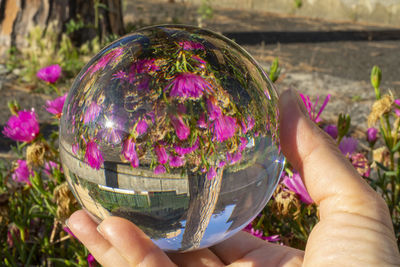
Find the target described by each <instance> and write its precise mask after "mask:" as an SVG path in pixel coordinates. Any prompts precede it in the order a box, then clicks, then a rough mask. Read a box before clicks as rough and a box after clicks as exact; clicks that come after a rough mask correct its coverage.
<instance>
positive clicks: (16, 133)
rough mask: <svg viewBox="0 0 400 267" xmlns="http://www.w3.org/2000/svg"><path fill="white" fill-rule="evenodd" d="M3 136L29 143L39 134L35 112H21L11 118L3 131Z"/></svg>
mask: <svg viewBox="0 0 400 267" xmlns="http://www.w3.org/2000/svg"><path fill="white" fill-rule="evenodd" d="M3 134H4V135H5V136H7V137H8V138H11V139H13V140H15V141H20V142H31V141H32V140H33V139H35V137H36V136H37V135H38V134H39V123H38V121H37V119H36V113H35V110H34V109H32V110H31V111H26V110H21V111H18V114H17V115H13V116H11V117H10V119H9V120H8V122H7V125H6V126H5V127H4V129H3Z"/></svg>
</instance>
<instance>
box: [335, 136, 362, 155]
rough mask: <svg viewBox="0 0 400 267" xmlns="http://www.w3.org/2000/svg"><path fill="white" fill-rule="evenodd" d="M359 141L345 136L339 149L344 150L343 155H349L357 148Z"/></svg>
mask: <svg viewBox="0 0 400 267" xmlns="http://www.w3.org/2000/svg"><path fill="white" fill-rule="evenodd" d="M357 145H358V141H357V139H354V138H352V137H346V136H345V137H343V139H342V141H340V144H339V149H340V151H342V153H343V155H345V156H348V155H351V154H353V153H354V152H355V151H356V149H357Z"/></svg>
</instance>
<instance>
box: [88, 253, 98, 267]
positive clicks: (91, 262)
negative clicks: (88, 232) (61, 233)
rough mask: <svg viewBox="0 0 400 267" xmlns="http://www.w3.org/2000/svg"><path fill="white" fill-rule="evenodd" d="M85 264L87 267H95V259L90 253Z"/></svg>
mask: <svg viewBox="0 0 400 267" xmlns="http://www.w3.org/2000/svg"><path fill="white" fill-rule="evenodd" d="M87 262H88V265H89V267H96V266H97V261H96V259H95V258H94V257H93V255H92V254H90V253H89V254H88V256H87Z"/></svg>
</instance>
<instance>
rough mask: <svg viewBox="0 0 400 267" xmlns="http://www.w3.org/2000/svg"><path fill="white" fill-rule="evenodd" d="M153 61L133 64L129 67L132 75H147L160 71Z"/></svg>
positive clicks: (139, 61) (146, 60)
mask: <svg viewBox="0 0 400 267" xmlns="http://www.w3.org/2000/svg"><path fill="white" fill-rule="evenodd" d="M154 62H155V59H154V58H153V59H141V60H138V61H137V62H135V63H133V64H132V66H131V72H132V73H139V74H141V73H147V72H154V71H157V70H159V69H160V67H159V66H157V65H156V64H155V63H154Z"/></svg>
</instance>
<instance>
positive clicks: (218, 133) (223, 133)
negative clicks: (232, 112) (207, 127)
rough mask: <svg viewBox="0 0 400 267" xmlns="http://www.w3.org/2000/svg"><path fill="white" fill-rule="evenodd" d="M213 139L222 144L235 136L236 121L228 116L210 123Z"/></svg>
mask: <svg viewBox="0 0 400 267" xmlns="http://www.w3.org/2000/svg"><path fill="white" fill-rule="evenodd" d="M211 130H212V132H213V135H214V139H216V140H217V141H219V142H223V141H225V140H227V139H229V138H231V137H233V136H234V135H235V132H236V119H235V118H232V117H230V116H225V115H221V116H219V117H218V118H216V119H215V121H214V122H213V123H212V129H211Z"/></svg>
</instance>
